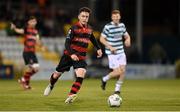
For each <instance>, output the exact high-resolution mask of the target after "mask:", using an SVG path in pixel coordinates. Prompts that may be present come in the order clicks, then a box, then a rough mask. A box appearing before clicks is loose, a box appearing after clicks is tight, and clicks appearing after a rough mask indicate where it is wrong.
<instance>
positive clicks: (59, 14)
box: [0, 0, 180, 64]
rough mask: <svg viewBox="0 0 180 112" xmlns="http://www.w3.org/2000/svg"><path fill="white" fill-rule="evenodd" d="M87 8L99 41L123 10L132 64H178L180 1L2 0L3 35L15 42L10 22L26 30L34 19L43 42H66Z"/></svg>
mask: <svg viewBox="0 0 180 112" xmlns="http://www.w3.org/2000/svg"><path fill="white" fill-rule="evenodd" d="M138 3H139V4H141V5H138ZM83 6H87V7H90V8H91V9H92V11H93V13H92V16H91V18H90V25H91V26H92V27H93V28H94V30H95V33H96V37H97V38H99V34H100V32H101V31H102V28H103V26H104V25H105V24H106V23H107V22H110V14H111V11H112V9H120V11H121V15H122V22H124V23H125V25H126V27H127V30H128V32H129V33H130V35H131V38H132V47H131V48H128V49H127V50H126V52H127V57H128V62H129V63H160V64H174V63H175V62H176V61H177V60H178V59H180V37H179V36H180V1H179V0H173V1H162V0H1V1H0V35H3V34H5V35H8V36H10V37H11V36H12V38H13V36H14V35H16V34H15V33H14V32H12V31H11V30H9V27H8V24H9V22H14V23H15V24H16V25H17V26H18V27H23V26H24V23H25V21H26V19H27V17H28V16H30V15H34V16H36V17H37V19H38V26H37V27H38V30H39V31H40V35H41V36H42V37H43V38H65V36H66V32H67V30H68V29H69V27H70V26H71V24H73V23H75V22H76V21H77V14H78V9H79V8H80V7H83ZM139 6H140V7H141V8H140V9H139ZM138 10H139V12H140V13H139V12H138ZM138 16H140V17H138ZM138 18H139V19H138ZM139 20H140V21H139ZM138 21H139V22H138ZM139 24H140V26H139V27H138V25H139ZM138 28H141V30H140V31H138V30H137V29H138ZM138 32H139V33H140V36H141V37H137V36H138V34H137V33H138ZM138 39H140V41H139V40H138ZM91 57H92V59H93V55H92V56H91Z"/></svg>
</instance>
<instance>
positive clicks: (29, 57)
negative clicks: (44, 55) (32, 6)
mask: <svg viewBox="0 0 180 112" xmlns="http://www.w3.org/2000/svg"><path fill="white" fill-rule="evenodd" d="M36 24H37V19H36V18H35V17H34V16H31V17H30V18H28V20H27V24H26V25H25V28H17V27H16V26H15V25H14V24H13V23H11V29H12V30H14V31H15V32H16V33H18V34H22V35H24V51H23V58H24V62H25V65H26V68H25V73H24V75H23V76H22V77H21V78H20V79H18V82H19V83H20V84H21V85H22V87H23V88H24V89H31V86H30V78H31V76H33V75H34V74H35V73H37V72H38V70H39V64H38V59H37V57H36V45H39V46H40V47H41V48H42V49H43V50H45V47H44V46H43V45H42V43H41V42H40V40H39V34H38V31H37V29H36Z"/></svg>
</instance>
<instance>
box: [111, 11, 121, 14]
mask: <svg viewBox="0 0 180 112" xmlns="http://www.w3.org/2000/svg"><path fill="white" fill-rule="evenodd" d="M111 14H120V11H119V10H113V11H112V12H111Z"/></svg>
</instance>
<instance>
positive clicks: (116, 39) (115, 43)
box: [101, 22, 127, 55]
mask: <svg viewBox="0 0 180 112" xmlns="http://www.w3.org/2000/svg"><path fill="white" fill-rule="evenodd" d="M126 33H127V32H126V27H125V25H124V24H123V23H119V24H118V25H115V24H114V23H113V22H110V23H108V24H106V25H105V26H104V29H103V31H102V33H101V35H102V36H103V37H105V39H106V41H107V42H108V44H109V45H111V46H112V47H114V48H116V49H117V51H116V54H121V53H124V47H123V36H124V35H125V34H126ZM105 52H106V54H107V55H110V54H112V53H111V51H110V49H108V48H107V47H106V48H105Z"/></svg>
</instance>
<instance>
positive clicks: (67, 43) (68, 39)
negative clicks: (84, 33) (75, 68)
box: [65, 28, 74, 54]
mask: <svg viewBox="0 0 180 112" xmlns="http://www.w3.org/2000/svg"><path fill="white" fill-rule="evenodd" d="M73 37H74V33H73V28H70V29H69V31H68V34H67V36H66V41H65V49H66V50H67V51H68V52H69V53H70V54H73V53H74V52H73V50H72V49H71V47H70V45H71V41H72V39H73Z"/></svg>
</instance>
